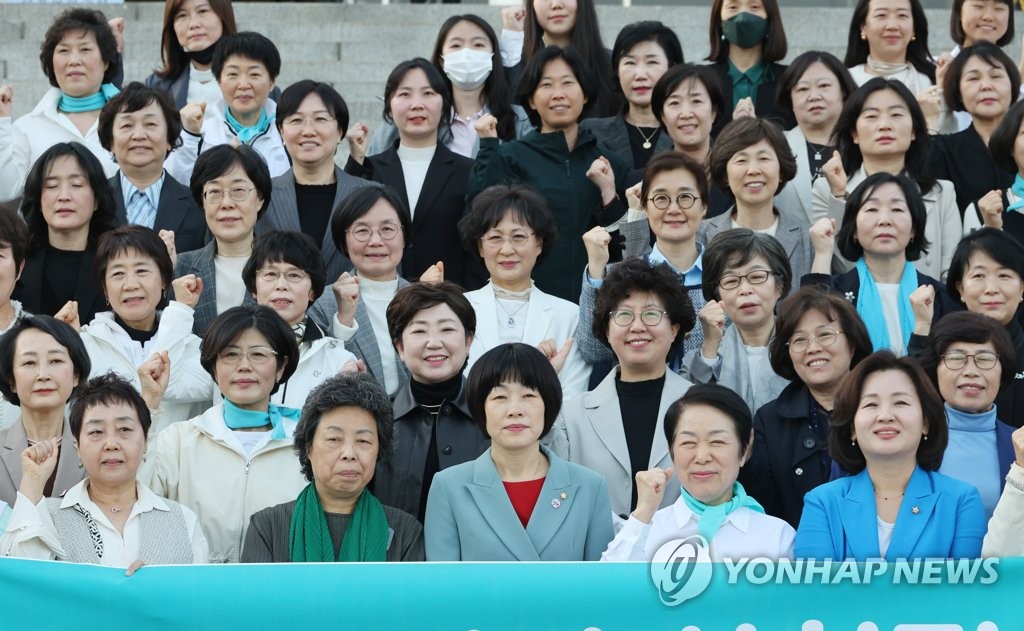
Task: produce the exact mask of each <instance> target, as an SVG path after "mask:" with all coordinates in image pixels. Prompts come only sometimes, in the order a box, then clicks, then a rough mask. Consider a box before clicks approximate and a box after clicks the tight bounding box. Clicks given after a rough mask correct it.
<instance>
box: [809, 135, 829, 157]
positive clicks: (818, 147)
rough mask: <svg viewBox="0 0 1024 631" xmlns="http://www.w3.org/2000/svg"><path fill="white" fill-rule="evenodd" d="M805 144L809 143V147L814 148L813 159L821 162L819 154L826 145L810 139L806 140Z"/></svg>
mask: <svg viewBox="0 0 1024 631" xmlns="http://www.w3.org/2000/svg"><path fill="white" fill-rule="evenodd" d="M807 144H809V145H810V146H811V148H812V149H814V159H815V160H816V161H818V162H821V154H822V153H823V152H824V151H826V150H827V149H828V145H819V144H816V143H813V142H811V141H810V140H808V141H807Z"/></svg>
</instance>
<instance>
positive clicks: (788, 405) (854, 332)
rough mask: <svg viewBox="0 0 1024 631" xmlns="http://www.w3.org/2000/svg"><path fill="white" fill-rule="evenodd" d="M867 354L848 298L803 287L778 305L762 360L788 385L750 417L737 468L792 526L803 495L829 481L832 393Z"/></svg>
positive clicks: (757, 495)
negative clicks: (746, 452) (749, 436)
mask: <svg viewBox="0 0 1024 631" xmlns="http://www.w3.org/2000/svg"><path fill="white" fill-rule="evenodd" d="M870 354H871V339H870V338H869V337H868V332H867V329H865V328H864V323H863V322H861V319H860V317H858V316H857V311H856V310H855V309H854V308H853V305H851V304H850V302H849V301H848V300H845V299H843V298H841V297H839V296H836V295H834V294H829V293H825V292H824V291H823V290H822V289H821V288H818V287H802V288H801V289H800V290H798V291H797V292H795V293H794V294H793V295H792V296H790V297H789V298H787V299H786V300H785V301H784V302H783V303H782V306H781V307H780V308H779V317H778V319H776V321H775V338H774V339H773V340H772V342H771V346H770V349H769V355H768V358H769V361H771V365H772V370H774V371H775V374H777V375H779V376H781V377H782V378H783V379H789V380H790V384H789V385H788V386H786V387H785V388H784V389H783V390H782V392H781V393H779V397H778V398H777V399H775V400H774V401H770V402H768V403H766V404H764V405H763V406H761V408H760V409H759V410H758V411H757V413H756V414H755V415H754V451H753V453H752V454H751V457H750V460H749V461H748V462H747V463H746V464H745V465H744V467H743V470H742V471H741V472H740V481H742V482H743V485H744V486H745V487H746V488H747V492H749V493H750V495H751V496H752V497H754V498H755V499H757V501H758V502H760V504H761V506H764V509H765V512H766V513H768V514H769V515H773V516H775V517H779V518H780V519H784V520H786V521H787V522H789V524H790V525H791V526H793V527H794V528H796V526H797V524H799V523H800V513H801V512H802V511H803V508H804V495H805V494H806V493H807V492H808V491H810V490H811V489H813V488H815V487H816V486H819V485H821V484H824V483H825V482H828V480H829V476H830V475H831V472H832V458H831V457H830V456H829V455H828V432H829V419H830V417H831V415H832V410H833V409H834V406H835V397H836V392H838V390H839V386H840V385H841V384H842V380H843V377H845V376H846V375H847V374H849V372H850V369H851V368H853V367H854V366H856V365H857V364H858V363H860V361H861V360H862V359H864V358H865V357H867V356H868V355H870Z"/></svg>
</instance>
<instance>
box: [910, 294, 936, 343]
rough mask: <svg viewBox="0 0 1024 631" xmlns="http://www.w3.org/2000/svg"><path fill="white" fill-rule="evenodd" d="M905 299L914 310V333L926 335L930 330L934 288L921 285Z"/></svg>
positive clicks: (933, 308)
mask: <svg viewBox="0 0 1024 631" xmlns="http://www.w3.org/2000/svg"><path fill="white" fill-rule="evenodd" d="M907 299H908V300H909V301H910V308H911V310H912V311H913V312H914V333H916V334H917V335H928V334H929V333H930V332H931V330H932V317H933V315H934V314H935V288H934V287H932V286H931V285H921V286H920V287H918V288H917V289H915V290H914V291H913V292H911V294H910V295H909V296H907Z"/></svg>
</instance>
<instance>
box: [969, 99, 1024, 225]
mask: <svg viewBox="0 0 1024 631" xmlns="http://www.w3.org/2000/svg"><path fill="white" fill-rule="evenodd" d="M1022 128H1024V101H1018V102H1016V103H1014V104H1013V105H1011V106H1010V109H1009V110H1007V112H1006V115H1005V116H1003V120H1002V121H1001V122H1000V123H999V126H998V127H997V128H996V130H995V131H994V132H992V137H991V139H990V140H989V143H988V149H989V152H990V153H991V155H992V160H993V162H994V163H995V166H996V168H997V169H1000V170H1002V171H1006V172H1009V173H1013V174H1014V177H1013V183H1012V184H1011V185H1010V186H1009V187H1007V188H1003V189H1001V190H999V191H998V194H997V192H996V191H993V192H991V193H987V194H986V195H985V196H983V197H982V198H981V199H979V200H978V201H977V203H975V204H973V205H972V206H969V207H968V208H967V210H966V211H965V212H964V234H967V233H968V232H970V231H971V230H974V229H976V228H978V227H980V226H986V227H991V228H999V229H1002V230H1005V231H1006V232H1007V233H1009V234H1011V235H1013V236H1014V237H1015V238H1016V239H1017V240H1018V241H1022V242H1024V213H1022V212H1021V209H1022V208H1024V143H1022V142H1018V141H1017V138H1018V137H1019V136H1020V134H1021V129H1022Z"/></svg>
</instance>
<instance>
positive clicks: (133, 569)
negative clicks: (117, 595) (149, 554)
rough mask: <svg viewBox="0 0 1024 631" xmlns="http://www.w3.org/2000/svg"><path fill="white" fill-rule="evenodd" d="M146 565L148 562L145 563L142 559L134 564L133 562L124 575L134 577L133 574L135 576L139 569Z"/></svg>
mask: <svg viewBox="0 0 1024 631" xmlns="http://www.w3.org/2000/svg"><path fill="white" fill-rule="evenodd" d="M145 564H146V562H145V561H143V560H141V559H139V560H138V561H133V562H132V564H131V565H129V566H128V569H127V570H125V571H124V575H125V576H131V575H132V574H134V573H135V572H136V571H137V570H138V569H139V568H140V567H142V566H143V565H145Z"/></svg>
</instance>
